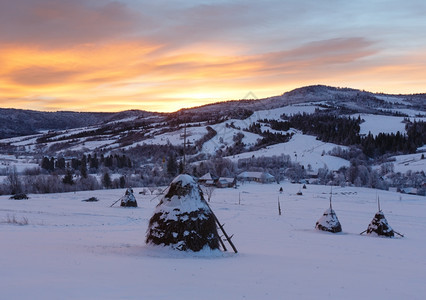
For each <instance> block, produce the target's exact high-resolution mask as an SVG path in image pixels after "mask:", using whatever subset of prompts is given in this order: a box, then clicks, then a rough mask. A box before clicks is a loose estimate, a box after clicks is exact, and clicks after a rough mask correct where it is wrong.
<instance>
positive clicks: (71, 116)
mask: <svg viewBox="0 0 426 300" xmlns="http://www.w3.org/2000/svg"><path fill="white" fill-rule="evenodd" d="M153 114H154V113H149V112H145V111H139V110H131V111H123V112H118V113H99V112H71V111H58V112H42V111H34V110H21V109H8V108H0V139H4V138H10V137H15V136H24V135H31V134H37V133H39V132H41V131H46V130H64V129H71V128H79V127H87V126H92V125H98V124H102V123H105V122H109V121H113V120H120V119H124V118H129V117H146V116H147V115H153Z"/></svg>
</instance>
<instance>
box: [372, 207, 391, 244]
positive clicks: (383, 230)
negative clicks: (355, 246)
mask: <svg viewBox="0 0 426 300" xmlns="http://www.w3.org/2000/svg"><path fill="white" fill-rule="evenodd" d="M367 234H368V235H375V236H385V237H393V236H394V231H393V229H392V227H390V225H389V224H388V221H387V220H386V218H385V215H384V214H383V212H382V211H381V210H379V211H378V212H377V213H376V214H375V215H374V218H373V220H371V223H370V224H369V225H368V227H367Z"/></svg>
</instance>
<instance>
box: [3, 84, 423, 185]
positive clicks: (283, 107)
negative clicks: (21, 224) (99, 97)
mask: <svg viewBox="0 0 426 300" xmlns="http://www.w3.org/2000/svg"><path fill="white" fill-rule="evenodd" d="M425 100H426V95H423V94H421V95H385V94H374V93H370V92H365V91H360V90H354V89H348V88H334V87H327V86H321V85H318V86H308V87H303V88H300V89H296V90H293V91H291V92H288V93H285V94H283V95H280V96H276V97H270V98H265V99H260V100H255V99H243V100H239V101H227V102H220V103H215V104H210V105H205V106H201V107H195V108H191V109H183V110H180V111H177V112H175V113H167V114H159V113H150V112H143V111H126V112H120V113H114V114H96V113H95V114H91V113H84V114H79V113H69V112H63V113H59V112H58V113H52V114H48V113H40V115H38V114H37V112H31V114H29V113H30V112H27V111H24V112H22V111H18V112H15V113H16V114H15V113H13V114H10V116H9V115H8V116H9V117H7V116H6V115H4V114H3V115H2V120H3V122H7V118H9V119H10V118H13V119H14V120H17V119H19V118H18V116H20V117H22V119H23V120H24V121H23V123H25V122H26V119H29V120H32V118H34V120H35V121H34V122H36V121H37V120H39V119H40V118H41V116H42V118H44V119H49V118H50V117H49V116H51V117H52V118H53V119H52V120H51V121H49V122H48V121H43V122H41V121H40V122H39V123H37V124H44V125H43V126H45V127H43V128H44V129H50V130H48V131H47V130H44V131H39V132H38V133H36V134H32V135H26V136H14V137H10V138H5V139H1V140H0V155H2V156H0V163H1V164H0V176H1V175H3V176H5V175H7V174H8V173H9V172H10V169H11V168H13V166H17V167H18V171H19V172H20V173H23V172H25V167H24V165H25V164H28V168H36V166H41V165H42V162H41V161H42V159H44V158H49V159H53V161H52V163H53V165H52V166H51V168H49V172H50V173H51V172H56V173H57V174H60V175H64V172H65V171H64V170H65V166H67V164H68V167H67V168H70V167H71V168H72V169H73V172H75V173H76V175H77V176H78V175H79V171H80V170H79V168H80V167H79V163H80V160H81V159H82V156H83V155H84V156H86V157H89V156H90V159H91V160H92V161H90V162H89V163H90V166H89V167H90V169H91V170H90V172H92V174H95V173H96V176H98V178H100V176H102V175H104V173H105V172H106V171H108V169H109V171H113V172H119V173H120V175H125V176H130V177H131V176H133V177H135V178H136V177H140V178H144V180H145V181H144V184H146V183H147V182H146V178H147V177H153V176H155V177H157V179H158V180H156V181H155V182H150V184H154V185H156V184H162V183H167V181H168V180H169V179H170V178H168V177H170V174H172V173H174V172H176V171H174V170H176V168H177V166H178V164H179V163H181V164H182V163H183V161H186V163H187V164H188V168H189V169H190V170H191V172H193V173H194V175H197V176H202V175H203V174H204V173H205V172H213V173H219V174H216V176H228V177H234V176H236V175H237V172H239V171H241V170H238V168H240V166H238V163H239V161H240V160H245V161H246V162H249V160H248V159H249V158H262V157H283V159H282V160H281V161H282V162H283V164H282V165H272V166H271V165H269V166H268V167H267V168H268V170H267V171H269V172H274V173H275V176H278V177H279V178H278V179H277V181H280V180H281V179H283V178H285V177H286V176H288V172H287V171H288V170H289V169H293V170H294V169H295V168H298V167H297V166H295V165H296V164H297V165H299V166H300V167H301V168H302V171H301V173H303V172H304V171H303V170H306V171H307V172H308V173H310V174H311V175H313V176H314V175H316V174H317V173H318V172H319V171H320V170H321V169H325V170H327V172H337V171H339V170H340V169H342V170H341V171H340V173H341V175H342V176H340V179H339V180H337V179H336V176H337V175H336V174H334V175H333V174H328V175H327V176H326V177H327V178H328V179H327V180H329V181H332V182H333V184H339V185H340V184H355V179H356V177H360V180H361V183H360V181H359V180H358V181H357V184H362V185H368V186H378V185H377V182H376V181H377V180H375V181H371V176H365V175H362V176H361V174H364V173H365V170H364V169H363V167H360V165H365V166H367V167H368V168H370V167H371V164H372V163H373V162H374V160H378V162H377V164H383V163H389V162H391V163H394V162H395V164H396V165H395V168H393V169H392V168H390V167H389V165H386V168H387V169H389V170H390V171H396V170H404V172H406V171H408V170H409V167H410V166H413V171H416V172H422V171H424V170H425V169H426V160H425V159H417V160H416V163H415V165H414V164H410V162H405V163H400V162H399V161H400V160H404V159H403V158H401V159H399V158H397V157H396V156H398V155H400V154H404V155H408V154H415V153H416V152H417V157H420V156H421V154H422V153H423V152H424V151H425V149H424V145H425V144H426V142H425V141H426V130H425V126H424V123H425V121H426V105H425V103H426V101H425ZM34 116H37V117H34ZM72 118H75V119H76V121H75V124H85V125H84V126H77V127H76V126H75V124H74V123H73V124H74V126H73V125H72V124H71V123H70V122H67V120H69V119H72ZM58 120H64V125H63V126H62V127H57V128H56V129H55V128H51V127H46V126H47V125H49V124H50V125H49V126H54V124H56V123H55V122H56V121H58ZM83 121H84V122H83ZM34 122H30V123H29V124H36V123H34ZM37 122H38V121H37ZM333 122H334V123H333ZM416 122H417V123H416ZM418 124H420V125H419V126H418ZM40 126H41V125H40ZM40 126H35V127H34V128H33V130H36V129H37V128H41V127H40ZM416 126H417V127H416ZM64 127H66V129H65V128H64ZM413 128H414V129H413ZM416 130H417V131H416ZM369 133H371V135H370V134H369ZM407 136H408V137H407ZM184 144H185V147H184ZM12 156H14V158H13V159H12V158H11V157H12ZM123 156H125V157H123ZM284 156H285V157H284ZM107 157H108V158H109V159H110V160H113V162H111V161H108V162H105V161H104V159H105V158H107ZM117 157H120V159H118V158H117ZM393 157H396V158H393ZM215 158H226V159H229V161H231V162H233V163H234V164H235V166H236V167H235V166H230V165H229V164H228V165H227V166H219V165H218V164H220V162H216V165H217V166H216V167H215V166H213V165H211V164H209V163H207V164H204V165H203V163H204V162H209V161H210V162H211V161H212V159H215ZM59 159H63V160H65V161H64V162H63V163H62V168H61V169H55V168H56V167H55V161H56V162H57V161H58V160H59ZM93 159H95V160H96V161H95V162H93ZM100 159H102V160H103V161H98V160H100ZM73 160H74V165H73V166H71V163H72V162H73ZM75 160H78V162H77V163H76V162H75ZM119 160H126V163H125V164H123V162H122V161H121V162H119V163H118V161H119ZM128 160H130V161H131V163H127V161H128ZM171 160H176V162H175V163H173V162H172V163H171V164H169V162H170V161H171ZM288 161H290V163H291V164H295V165H290V163H287V162H288ZM350 161H352V162H354V161H355V162H357V163H356V165H355V166H354V165H353V164H351V163H350ZM85 163H86V162H85ZM100 163H102V165H99V164H100ZM114 163H115V164H114ZM402 164H404V168H400V167H399V166H401V165H402ZM130 165H131V166H132V168H133V171H134V172H133V173H131V171H129V170H128V169H125V170H121V169H122V168H129V167H130ZM206 165H207V167H206ZM246 165H247V164H246ZM213 167H214V170H212V168H213ZM351 167H356V168H360V169H359V170H353V172H352V173H350V172H349V171H347V169H349V168H351ZM106 168H107V169H106ZM247 168H251V169H259V168H263V169H264V168H265V166H264V164H262V162H259V161H258V162H257V163H256V164H249V166H247ZM117 169H120V170H117ZM167 169H169V170H167ZM272 169H274V170H272ZM105 170H106V171H105ZM170 170H171V171H170ZM375 170H382V169H381V165H378V166H377V167H376V169H375ZM101 172H103V173H101ZM198 172H201V173H203V172H204V173H203V174H198ZM368 172H370V173H371V170H370V169H369V170H368ZM305 173H306V172H305ZM382 173H384V174H373V175H374V176H373V177H374V178H376V177H378V176H382V175H385V173H386V172H385V171H383V172H382ZM144 174H145V175H144ZM147 174H148V175H147ZM351 174H352V175H351ZM302 176H305V175H303V174H302ZM421 176H423V177H424V174H421ZM160 177H161V178H160ZM166 177H167V178H166ZM333 177H334V179H333ZM361 177H362V178H361ZM423 177H422V178H423ZM382 178H384V177H382ZM379 179H380V178H379ZM324 180H325V179H324ZM333 180H334V181H333ZM380 180H381V179H380ZM375 182H376V183H375ZM416 182H417V183H416V184H417V185H418V187H421V185H422V183H421V181H420V182H419V180H418V179H416ZM135 184H141V183H137V182H135ZM380 186H382V187H384V185H383V184H381V185H380Z"/></svg>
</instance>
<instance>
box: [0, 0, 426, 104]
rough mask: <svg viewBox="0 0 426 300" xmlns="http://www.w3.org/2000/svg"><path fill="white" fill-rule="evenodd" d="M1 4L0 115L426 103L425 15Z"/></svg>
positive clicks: (413, 11) (415, 8)
mask: <svg viewBox="0 0 426 300" xmlns="http://www.w3.org/2000/svg"><path fill="white" fill-rule="evenodd" d="M386 3H387V5H386V6H385V7H383V5H380V3H371V1H359V2H356V3H341V1H337V0H331V1H329V2H327V3H326V4H325V3H323V4H321V5H320V4H318V3H316V2H315V1H310V0H303V1H300V0H299V1H296V0H294V1H293V0H292V1H288V2H286V3H285V4H283V3H282V2H281V1H269V3H268V4H269V5H262V4H260V3H258V2H255V1H241V2H238V1H237V2H235V1H233V2H228V1H226V0H224V1H222V2H218V3H217V2H208V1H207V2H205V3H204V4H198V2H195V1H194V2H192V1H176V2H174V3H173V4H171V3H169V2H167V1H164V3H163V1H157V2H156V3H150V2H146V3H145V1H133V0H121V1H118V2H117V1H115V2H108V1H102V0H90V1H85V0H75V1H72V2H64V1H55V0H19V1H13V2H8V1H4V0H0V43H1V47H0V66H1V68H0V107H2V108H20V109H32V110H41V111H58V110H72V111H100V112H112V111H123V110H129V109H141V110H147V111H158V112H172V111H177V110H179V109H181V108H188V107H194V106H200V105H204V104H209V103H213V102H219V101H227V100H238V99H243V98H244V97H245V96H246V95H247V94H248V93H249V92H252V93H253V94H255V95H256V97H257V98H264V97H270V96H276V95H280V94H282V93H284V92H287V91H290V90H292V89H294V88H298V87H302V86H307V85H316V84H324V85H329V86H335V87H349V88H355V89H363V90H367V91H371V92H383V93H388V94H414V93H424V92H426V68H425V66H426V51H425V50H426V38H425V37H424V36H423V35H422V34H421V33H422V32H424V29H426V21H425V19H424V13H425V12H426V4H425V3H423V2H422V1H412V2H411V3H410V4H406V3H403V2H401V1H397V0H391V1H387V2H386Z"/></svg>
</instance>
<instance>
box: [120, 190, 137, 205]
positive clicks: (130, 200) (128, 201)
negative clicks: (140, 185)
mask: <svg viewBox="0 0 426 300" xmlns="http://www.w3.org/2000/svg"><path fill="white" fill-rule="evenodd" d="M120 200H121V204H120V206H124V207H138V203H137V202H136V198H135V196H134V195H133V189H131V188H127V190H126V193H125V194H124V196H123V197H121V198H120Z"/></svg>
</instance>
